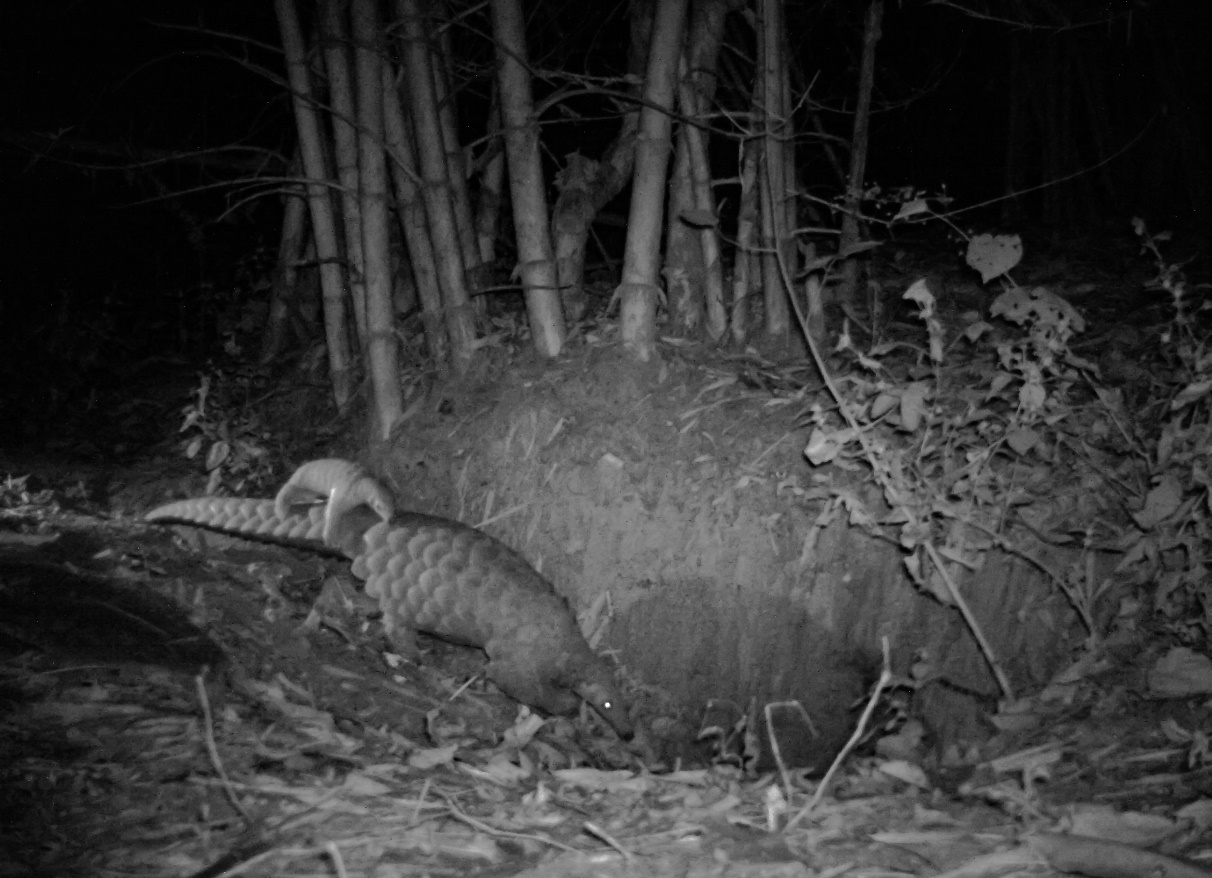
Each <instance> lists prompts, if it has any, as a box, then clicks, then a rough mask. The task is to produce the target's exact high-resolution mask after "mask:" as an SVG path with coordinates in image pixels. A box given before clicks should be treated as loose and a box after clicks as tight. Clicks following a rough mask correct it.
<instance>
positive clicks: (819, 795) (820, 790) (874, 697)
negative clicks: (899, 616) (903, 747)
mask: <svg viewBox="0 0 1212 878" xmlns="http://www.w3.org/2000/svg"><path fill="white" fill-rule="evenodd" d="M883 645H884V667H883V670H881V671H880V678H879V680H878V681H877V682H876V684H875V691H874V692H872V693H871V698H870V699H868V701H867V706H866V707H865V708H864V709H863V715H862V716H861V717H859V721H858V726H857V727H855V729H854V734H852V735H851V736H850V740H849V741H847V742H846V746H845V747H843V748H842V752H840V753H838V754H837V756H835V757H834V759H833V764H832V765H830V766H829V770H828V771H826V772H825V776H824V777H823V778H821V782H820V783H819V784H817V787H816V792H815V793H813V794H812V798H811V799H810V800H809V802H808V804H807V805H805V806H804V807H803V808H801V809H800V811H799V813H798V814H796V815H795V816H794V817H792V818H791V819H790V820H788V821H787V825H786V826H784V827H783V832H790V831H791V830H792V829H793V828H795V826H796V824H798V823H799V822H800V821H801V820H803V819H804V818H805V817H807V816H808V815H809V814H810V813H811V812H812V811H813V809H815V808H816V806H817V805H818V804H820V801H821V799H823V798H824V797H825V790H827V789H828V788H829V782H830V781H831V780H832V779H833V776H834V775H835V774H837V772H838V770H839V769H840V768H841V766H842V763H843V762H844V761H845V759H846V757H847V756H849V755H850V751H851V750H853V749H854V748H855V746H857V745H858V742H859V741H861V740H862V738H863V733H864V732H865V731H866V730H867V723H868V722H869V721H870V719H871V714H872V713H874V712H875V705H876V704H877V703H878V702H879V700H880V693H881V692H883V691H884V689H885V688H886V687H887V685H888V684H889V683H890V682H891V681H892V671H891V663H892V661H891V657H890V656H889V649H888V638H887V637H884V638H883Z"/></svg>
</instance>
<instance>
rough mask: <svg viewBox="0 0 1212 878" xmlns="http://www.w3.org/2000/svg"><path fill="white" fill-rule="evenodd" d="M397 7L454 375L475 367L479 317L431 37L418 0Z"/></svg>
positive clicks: (399, 0)
mask: <svg viewBox="0 0 1212 878" xmlns="http://www.w3.org/2000/svg"><path fill="white" fill-rule="evenodd" d="M396 10H397V14H398V15H399V17H400V19H401V21H402V24H403V51H404V65H405V77H404V79H405V81H406V82H407V83H408V90H409V107H410V109H411V111H412V112H411V115H412V122H413V128H414V131H415V135H416V140H415V142H416V146H417V158H418V160H419V162H420V166H421V178H422V180H423V187H422V193H423V195H424V198H425V214H426V216H427V217H428V218H429V229H430V240H431V241H432V242H433V248H434V257H435V259H436V261H437V265H438V281H439V283H440V284H441V286H442V302H443V304H444V305H445V312H444V313H445V315H446V331H447V333H448V335H449V338H450V359H451V365H452V366H453V367H454V371H455V374H457V375H462V374H464V373H465V372H467V370H468V369H469V368H471V361H472V359H473V357H474V356H475V320H474V318H473V316H472V311H471V299H470V297H469V296H468V292H467V278H466V275H465V273H464V270H463V254H462V251H461V250H460V249H459V233H458V227H457V224H456V221H455V215H454V208H453V207H452V205H451V200H450V179H449V177H448V175H447V171H446V155H445V151H444V150H443V147H442V127H441V123H440V122H439V121H438V108H437V104H436V103H435V100H434V90H433V62H432V59H431V52H430V50H429V37H428V35H427V34H426V32H425V22H424V20H423V19H422V18H421V10H420V5H419V3H418V0H396Z"/></svg>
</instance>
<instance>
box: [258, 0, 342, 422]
mask: <svg viewBox="0 0 1212 878" xmlns="http://www.w3.org/2000/svg"><path fill="white" fill-rule="evenodd" d="M274 11H275V13H276V14H277V18H278V28H279V30H280V32H281V35H282V49H283V53H284V55H285V57H286V72H287V76H288V78H289V81H290V90H291V93H292V96H293V102H294V112H295V125H296V126H297V128H298V133H299V150H300V155H301V156H302V159H303V169H304V174H305V175H306V177H307V181H308V182H307V203H308V207H309V208H310V211H311V227H312V232H313V233H314V235H315V242H316V255H317V258H318V259H319V261H320V284H321V288H322V290H323V298H324V334H325V338H326V340H327V342H328V371H329V376H330V377H331V380H332V387H333V396H334V398H335V400H336V403H337V409H338V410H339V411H341V412H344V411H345V407H346V406H347V405H348V404H349V400H350V398H351V396H352V395H353V390H354V380H353V370H352V369H351V368H350V365H351V364H350V358H349V336H348V329H347V326H346V317H345V285H344V278H343V277H342V273H341V265H340V262H339V261H338V260H339V256H340V250H339V248H338V247H337V233H336V224H335V223H334V222H333V212H332V202H331V200H330V199H329V197H328V186H327V183H328V180H329V176H328V173H327V169H326V167H325V161H324V147H323V143H322V141H321V139H320V121H319V119H318V118H317V115H316V110H315V105H314V104H313V102H312V100H311V78H310V73H309V71H308V69H307V52H306V49H305V47H304V45H303V33H302V31H301V30H300V29H299V18H298V14H297V13H296V11H295V6H294V2H293V0H274Z"/></svg>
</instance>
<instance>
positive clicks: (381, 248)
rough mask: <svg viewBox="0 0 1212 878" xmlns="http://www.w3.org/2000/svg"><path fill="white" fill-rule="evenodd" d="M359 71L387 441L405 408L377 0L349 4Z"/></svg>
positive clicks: (378, 419)
mask: <svg viewBox="0 0 1212 878" xmlns="http://www.w3.org/2000/svg"><path fill="white" fill-rule="evenodd" d="M350 12H351V16H352V20H353V32H354V41H355V45H356V46H357V49H356V50H355V55H356V59H357V74H358V163H359V166H360V168H361V174H360V176H361V179H362V189H361V195H362V254H363V259H364V265H365V273H366V323H367V329H368V330H369V332H368V334H367V341H368V342H369V344H368V349H367V353H368V356H367V360H368V362H369V364H370V385H371V388H372V389H373V392H374V407H373V411H374V421H373V426H374V431H373V432H374V435H377V436H378V437H379V439H380V440H382V441H387V439H388V438H389V437H390V436H391V430H392V428H393V427H394V426H395V425H396V422H397V421H398V420H399V419H400V415H401V414H402V413H403V411H404V405H403V398H402V395H401V393H400V379H399V368H398V361H397V352H396V332H395V311H394V309H393V308H392V301H391V230H390V228H389V226H388V219H389V216H390V213H389V211H388V209H387V160H386V158H385V156H384V154H383V63H382V61H381V60H380V54H381V52H382V48H383V46H382V37H381V36H380V34H381V33H382V29H381V27H380V24H379V16H378V7H377V6H376V3H375V0H353V4H352V6H351V7H350Z"/></svg>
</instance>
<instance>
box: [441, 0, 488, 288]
mask: <svg viewBox="0 0 1212 878" xmlns="http://www.w3.org/2000/svg"><path fill="white" fill-rule="evenodd" d="M434 7H435V10H437V11H438V12H439V13H440V15H439V17H440V18H441V19H443V20H445V19H448V18H449V16H448V15H447V11H448V4H446V3H442V2H438V3H435V4H434ZM434 33H435V35H436V37H437V40H438V48H439V49H440V51H439V52H437V53H436V55H434V56H432V57H433V59H434V68H433V85H434V96H435V98H436V99H437V104H438V121H439V122H440V123H441V126H442V146H443V148H444V150H445V152H446V174H447V177H448V178H449V179H450V201H451V204H452V205H453V206H454V214H455V224H456V226H457V228H458V230H459V248H460V249H461V250H462V251H463V268H464V270H465V271H466V272H467V278H468V281H467V282H468V284H469V285H470V286H471V287H472V288H473V289H475V288H477V287H479V286H480V283H479V280H480V277H479V275H480V273H479V271H477V269H478V268H479V266H480V251H479V248H478V247H477V246H476V236H475V222H474V220H473V219H472V214H471V195H470V194H469V193H468V191H467V163H466V161H464V159H463V147H462V146H461V145H460V144H459V117H458V113H457V107H456V105H455V96H454V89H453V88H452V87H451V80H450V59H452V58H454V57H455V55H454V49H453V48H452V46H451V43H450V29H449V28H446V27H435V28H434Z"/></svg>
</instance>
